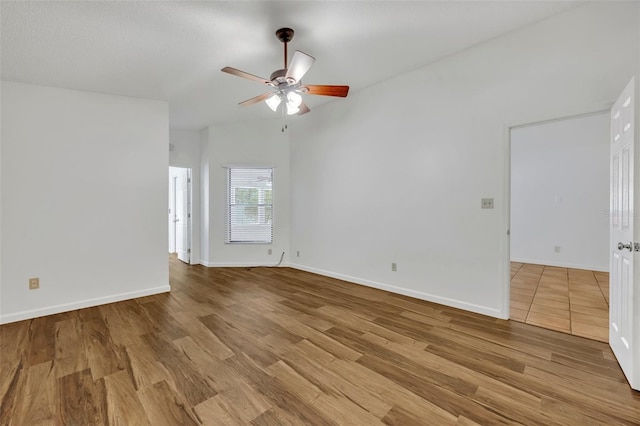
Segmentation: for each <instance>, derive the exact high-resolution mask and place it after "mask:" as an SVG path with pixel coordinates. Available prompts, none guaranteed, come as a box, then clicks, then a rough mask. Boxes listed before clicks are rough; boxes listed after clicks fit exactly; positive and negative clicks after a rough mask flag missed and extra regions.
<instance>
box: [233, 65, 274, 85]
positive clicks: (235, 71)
mask: <svg viewBox="0 0 640 426" xmlns="http://www.w3.org/2000/svg"><path fill="white" fill-rule="evenodd" d="M220 71H222V72H226V73H227V74H231V75H237V76H238V77H242V78H246V79H248V80H253V81H257V82H258V83H263V84H269V83H271V82H270V81H269V80H267V79H266V78H262V77H258V76H257V75H253V74H249V73H248V72H244V71H240V70H238V69H235V68H231V67H224V68H222V69H221V70H220Z"/></svg>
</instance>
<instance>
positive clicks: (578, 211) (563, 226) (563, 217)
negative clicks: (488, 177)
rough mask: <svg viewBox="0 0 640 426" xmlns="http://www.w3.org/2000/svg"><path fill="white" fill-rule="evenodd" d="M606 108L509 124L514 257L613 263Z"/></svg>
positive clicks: (595, 265) (582, 264)
mask: <svg viewBox="0 0 640 426" xmlns="http://www.w3.org/2000/svg"><path fill="white" fill-rule="evenodd" d="M608 212H609V114H608V113H605V114H598V115H589V116H582V117H577V118H571V119H566V120H559V121H553V122H548V123H541V124H537V125H533V126H525V127H519V128H515V129H513V130H512V131H511V260H513V261H518V262H526V263H536V264H541V265H551V266H565V267H571V268H580V269H591V270H596V271H608V270H609V214H608Z"/></svg>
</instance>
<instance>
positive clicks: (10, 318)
mask: <svg viewBox="0 0 640 426" xmlns="http://www.w3.org/2000/svg"><path fill="white" fill-rule="evenodd" d="M168 291H171V287H170V286H168V285H166V286H162V287H154V288H148V289H145V290H139V291H132V292H129V293H120V294H114V295H112V296H106V297H98V298H95V299H88V300H81V301H78V302H72V303H64V304H62V305H55V306H48V307H46V308H40V309H32V310H29V311H22V312H16V313H13V314H8V315H0V324H7V323H10V322H16V321H22V320H27V319H32V318H38V317H43V316H45V315H53V314H59V313H61V312H68V311H75V310H76V309H83V308H90V307H93V306H99V305H106V304H107V303H114V302H121V301H123V300H129V299H136V298H138V297H144V296H152V295H154V294H160V293H166V292H168Z"/></svg>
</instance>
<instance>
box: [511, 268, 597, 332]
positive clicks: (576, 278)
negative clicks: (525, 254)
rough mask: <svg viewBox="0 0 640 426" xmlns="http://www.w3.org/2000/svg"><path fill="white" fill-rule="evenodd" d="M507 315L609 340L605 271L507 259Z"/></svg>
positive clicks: (514, 318)
mask: <svg viewBox="0 0 640 426" xmlns="http://www.w3.org/2000/svg"><path fill="white" fill-rule="evenodd" d="M511 319H512V320H515V321H521V322H524V323H527V324H533V325H537V326H539V327H544V328H549V329H551V330H556V331H562V332H564V333H569V334H573V335H576V336H582V337H587V338H589V339H594V340H599V341H601V342H608V341H609V274H608V273H606V272H597V271H587V270H582V269H572V268H558V267H554V266H543V265H532V264H526V263H518V262H511Z"/></svg>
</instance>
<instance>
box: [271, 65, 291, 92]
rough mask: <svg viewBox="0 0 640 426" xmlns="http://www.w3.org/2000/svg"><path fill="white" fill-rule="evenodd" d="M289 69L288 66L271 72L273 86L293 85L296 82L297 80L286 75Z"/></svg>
mask: <svg viewBox="0 0 640 426" xmlns="http://www.w3.org/2000/svg"><path fill="white" fill-rule="evenodd" d="M286 75H287V70H286V68H283V69H280V70H276V71H274V72H273V73H272V74H271V77H270V79H271V84H270V86H273V87H281V86H291V85H292V84H296V80H295V79H293V78H291V77H289V78H287V77H286Z"/></svg>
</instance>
